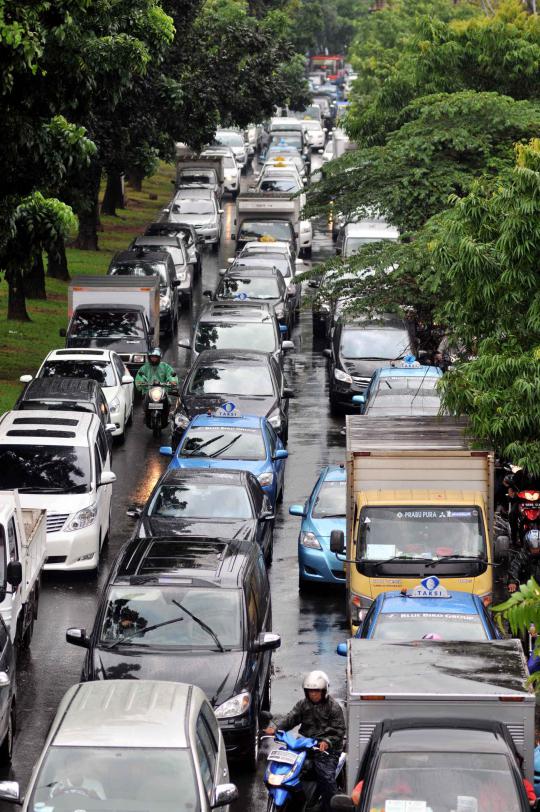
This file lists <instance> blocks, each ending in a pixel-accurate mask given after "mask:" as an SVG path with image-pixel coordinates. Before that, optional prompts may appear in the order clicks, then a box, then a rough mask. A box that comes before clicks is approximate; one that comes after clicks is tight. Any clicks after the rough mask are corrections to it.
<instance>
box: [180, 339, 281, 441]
mask: <svg viewBox="0 0 540 812" xmlns="http://www.w3.org/2000/svg"><path fill="white" fill-rule="evenodd" d="M291 397H293V391H292V389H289V387H288V386H287V385H286V382H285V379H284V377H283V372H282V370H281V367H280V365H279V363H278V362H277V361H276V359H275V358H273V357H272V355H269V354H268V353H262V352H249V351H248V350H243V351H241V350H205V351H204V352H201V354H200V355H199V357H198V358H197V360H196V361H195V363H194V364H193V366H192V367H191V370H190V372H189V374H188V375H187V377H186V379H185V381H184V386H183V387H182V392H181V394H180V397H179V398H178V403H177V407H176V410H175V412H174V414H173V415H172V421H173V426H172V443H171V444H172V446H173V448H176V446H177V445H178V443H179V442H180V438H181V436H182V433H183V431H184V429H185V428H186V426H187V425H188V423H189V421H190V420H191V418H192V417H193V416H194V415H196V414H203V413H208V412H211V413H213V412H216V413H220V412H221V410H222V409H223V407H224V406H230V404H231V403H232V404H233V405H234V408H235V412H236V413H238V414H242V415H246V414H253V415H257V416H261V417H266V418H268V421H269V423H270V425H271V426H272V428H273V429H274V430H275V431H276V432H277V433H278V434H279V436H280V437H281V439H282V441H283V443H284V444H286V443H287V437H288V433H289V398H291ZM233 416H234V415H233Z"/></svg>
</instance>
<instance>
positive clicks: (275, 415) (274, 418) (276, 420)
mask: <svg viewBox="0 0 540 812" xmlns="http://www.w3.org/2000/svg"><path fill="white" fill-rule="evenodd" d="M268 422H269V423H270V425H271V426H272V428H273V429H280V428H281V415H280V413H279V409H275V410H274V411H273V412H272V414H271V415H270V416H269V418H268Z"/></svg>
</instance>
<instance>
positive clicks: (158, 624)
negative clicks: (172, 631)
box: [105, 601, 184, 651]
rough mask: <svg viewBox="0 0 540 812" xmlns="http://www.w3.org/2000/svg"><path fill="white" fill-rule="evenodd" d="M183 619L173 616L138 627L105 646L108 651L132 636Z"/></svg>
mask: <svg viewBox="0 0 540 812" xmlns="http://www.w3.org/2000/svg"><path fill="white" fill-rule="evenodd" d="M173 603H176V601H173ZM182 608H183V607H182ZM183 619H184V618H183V617H173V618H172V620H163V621H162V622H161V623H154V625H153V626H146V627H145V628H144V629H136V630H135V631H134V632H132V633H131V634H128V635H126V637H119V638H118V640H113V642H112V643H109V645H108V646H105V648H106V649H107V651H109V650H110V649H112V648H115V647H116V646H119V645H120V643H126V642H127V641H128V640H131V638H132V637H138V636H139V635H144V634H146V633H147V632H153V631H155V630H156V629H161V628H162V627H163V626H170V624H171V623H178V622H179V621H181V620H183Z"/></svg>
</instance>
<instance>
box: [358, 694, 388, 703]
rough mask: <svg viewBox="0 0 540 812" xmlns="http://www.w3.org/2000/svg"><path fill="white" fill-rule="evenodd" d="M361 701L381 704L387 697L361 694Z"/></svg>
mask: <svg viewBox="0 0 540 812" xmlns="http://www.w3.org/2000/svg"><path fill="white" fill-rule="evenodd" d="M360 699H364V700H366V701H369V702H381V701H384V700H385V699H386V697H385V696H381V695H380V694H361V695H360Z"/></svg>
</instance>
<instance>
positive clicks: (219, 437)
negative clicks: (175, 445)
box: [182, 434, 225, 457]
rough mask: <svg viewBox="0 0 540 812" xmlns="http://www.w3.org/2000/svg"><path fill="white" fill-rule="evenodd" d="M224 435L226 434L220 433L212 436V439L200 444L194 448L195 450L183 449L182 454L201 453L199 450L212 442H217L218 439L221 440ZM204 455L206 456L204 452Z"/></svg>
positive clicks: (192, 455)
mask: <svg viewBox="0 0 540 812" xmlns="http://www.w3.org/2000/svg"><path fill="white" fill-rule="evenodd" d="M222 437H225V435H224V434H218V436H217V437H212V439H211V440H207V441H206V442H205V443H203V444H202V445H200V446H199V447H198V448H194V449H193V451H183V452H182V454H183V455H184V454H185V456H186V457H194V456H195V455H196V454H199V452H200V451H202V449H203V448H206V446H207V445H211V443H215V442H216V440H221V438H222ZM203 456H204V457H206V454H203Z"/></svg>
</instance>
